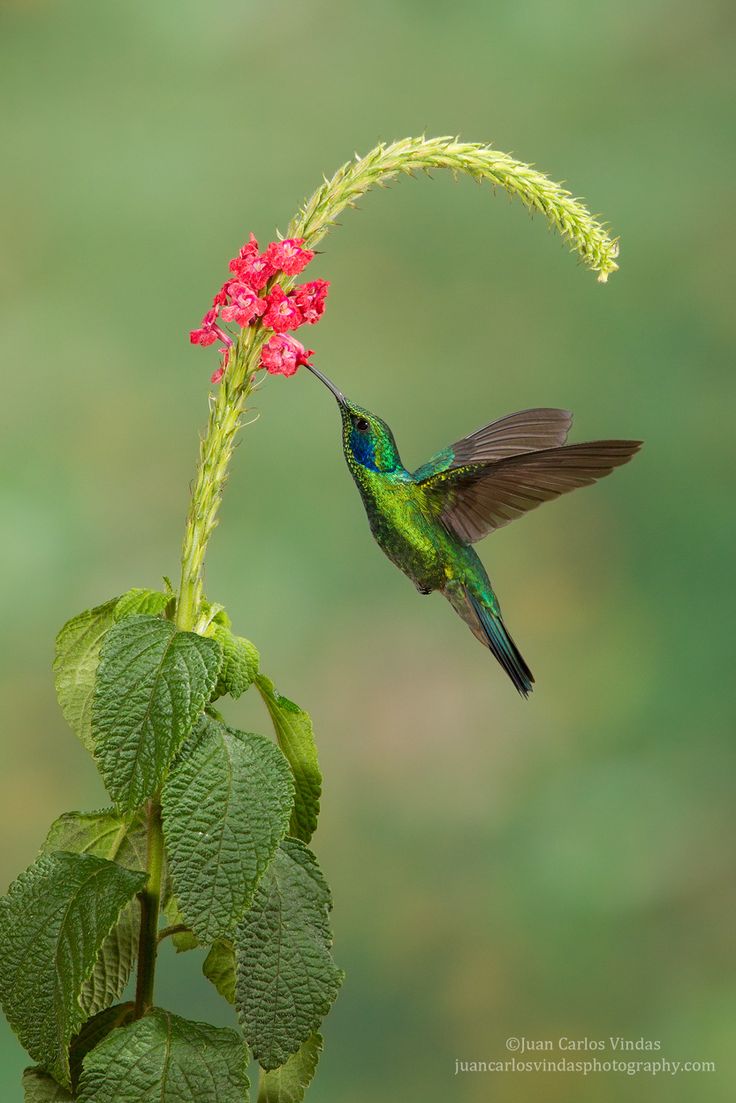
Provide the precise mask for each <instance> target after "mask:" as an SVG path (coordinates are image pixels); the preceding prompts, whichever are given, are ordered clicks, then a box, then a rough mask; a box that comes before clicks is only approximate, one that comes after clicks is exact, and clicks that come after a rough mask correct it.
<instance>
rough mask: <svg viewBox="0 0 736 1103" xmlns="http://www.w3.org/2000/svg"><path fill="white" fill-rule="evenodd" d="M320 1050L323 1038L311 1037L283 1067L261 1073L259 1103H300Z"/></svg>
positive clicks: (313, 1035) (319, 1036)
mask: <svg viewBox="0 0 736 1103" xmlns="http://www.w3.org/2000/svg"><path fill="white" fill-rule="evenodd" d="M322 1047H323V1041H322V1035H321V1034H312V1035H311V1037H309V1038H307V1040H306V1042H304V1043H303V1044H302V1045H301V1046H300V1047H299V1049H298V1050H297V1051H296V1053H294V1054H292V1056H291V1057H290V1058H289V1060H288V1061H287V1062H286V1063H285V1064H283V1065H280V1066H279V1067H278V1068H277V1069H273V1070H272V1071H271V1072H265V1071H264V1072H262V1073H261V1080H260V1085H259V1090H258V1103H302V1100H303V1099H304V1093H305V1092H306V1090H307V1088H308V1087H309V1085H310V1084H311V1082H312V1078H313V1077H314V1072H315V1069H316V1068H317V1062H318V1061H319V1058H320V1054H321V1053H322Z"/></svg>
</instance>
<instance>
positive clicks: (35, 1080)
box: [23, 1068, 72, 1103]
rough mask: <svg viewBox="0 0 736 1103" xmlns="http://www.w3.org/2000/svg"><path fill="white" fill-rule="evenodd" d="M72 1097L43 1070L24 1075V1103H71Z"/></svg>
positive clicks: (26, 1072) (26, 1071)
mask: <svg viewBox="0 0 736 1103" xmlns="http://www.w3.org/2000/svg"><path fill="white" fill-rule="evenodd" d="M71 1099H72V1096H71V1095H70V1094H69V1092H68V1091H67V1090H66V1088H62V1086H61V1084H57V1083H56V1081H55V1080H54V1078H53V1076H49V1074H48V1073H47V1072H44V1071H43V1069H40V1068H36V1069H26V1070H25V1072H24V1073H23V1103H71Z"/></svg>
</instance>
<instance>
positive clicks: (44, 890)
mask: <svg viewBox="0 0 736 1103" xmlns="http://www.w3.org/2000/svg"><path fill="white" fill-rule="evenodd" d="M145 883H146V875H145V873H138V872H135V871H132V870H128V869H123V867H122V866H119V865H117V864H116V863H115V862H108V861H105V860H104V859H102V858H96V857H95V856H94V855H92V854H68V853H63V852H61V853H56V854H43V855H41V856H40V857H39V858H37V859H36V861H35V862H34V864H33V865H32V866H31V867H30V868H29V869H27V870H26V871H25V872H24V873H21V875H20V877H18V879H17V880H16V881H14V882H13V884H12V885H11V886H10V889H9V891H8V895H7V896H5V897H3V899H2V900H0V995H1V996H2V1002H3V1007H4V1008H5V1014H6V1015H7V1018H8V1021H9V1023H10V1025H11V1026H12V1027H13V1029H14V1030H15V1032H16V1034H17V1035H18V1037H19V1038H20V1040H21V1042H22V1043H23V1045H24V1046H25V1048H26V1049H27V1050H28V1052H29V1053H30V1055H31V1057H33V1058H34V1059H35V1060H36V1061H39V1062H40V1063H41V1064H42V1065H44V1066H45V1067H46V1068H48V1070H49V1071H50V1072H51V1073H52V1074H53V1076H54V1078H55V1079H57V1080H58V1081H59V1082H60V1083H62V1084H64V1085H68V1084H69V1054H68V1046H69V1042H70V1040H71V1038H72V1037H73V1035H74V1034H76V1032H77V1031H78V1030H79V1027H80V1026H81V1024H82V1022H83V1020H84V1017H85V1015H84V1012H83V1010H82V1007H81V1005H80V1003H79V996H80V994H81V992H82V987H83V985H84V982H85V981H86V980H87V979H88V977H89V976H90V974H91V972H92V969H93V968H94V964H95V961H96V959H97V954H98V952H99V950H100V947H101V945H102V943H103V941H104V939H105V937H106V936H107V935H108V934H109V932H110V930H111V929H112V927H113V926H114V925H115V923H116V922H117V920H118V916H119V915H120V911H121V909H122V908H123V907H124V906H125V904H127V903H128V902H129V901H130V900H131V899H132V898H133V896H135V894H136V893H137V892H139V891H140V890H141V889H142V888H143V886H144V885H145Z"/></svg>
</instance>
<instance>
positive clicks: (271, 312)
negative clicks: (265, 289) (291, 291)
mask: <svg viewBox="0 0 736 1103" xmlns="http://www.w3.org/2000/svg"><path fill="white" fill-rule="evenodd" d="M267 302H268V309H267V310H266V313H265V314H264V315H263V324H264V326H267V327H269V328H270V329H272V330H273V331H274V332H275V333H285V332H286V330H287V329H297V328H298V327H299V326H300V325H301V324H302V322H303V320H304V319H303V318H302V312H301V310H300V309H299V307H298V306H297V304H296V302H295V301H294V299H293V297H292V296H291V295H287V294H286V292H285V291H284V289H283V288H282V287H279V285H278V284H277V285H276V287H274V289H273V290H272V291H271V292H270V293H269V296H268V299H267Z"/></svg>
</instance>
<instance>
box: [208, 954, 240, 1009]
mask: <svg viewBox="0 0 736 1103" xmlns="http://www.w3.org/2000/svg"><path fill="white" fill-rule="evenodd" d="M202 972H203V973H204V975H205V976H206V977H207V980H210V981H212V983H213V984H214V986H215V988H216V989H217V991H218V992H219V993H220V995H221V996H222V997H223V999H226V1000H227V1002H228V1003H233V1004H234V1003H235V947H234V946H233V944H232V942H227V941H226V940H225V939H224V938H220V939H218V940H217V942H214V943H213V944H212V948H211V949H210V952H209V953H208V954H207V957H206V958H205V959H204V962H203V963H202Z"/></svg>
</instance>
